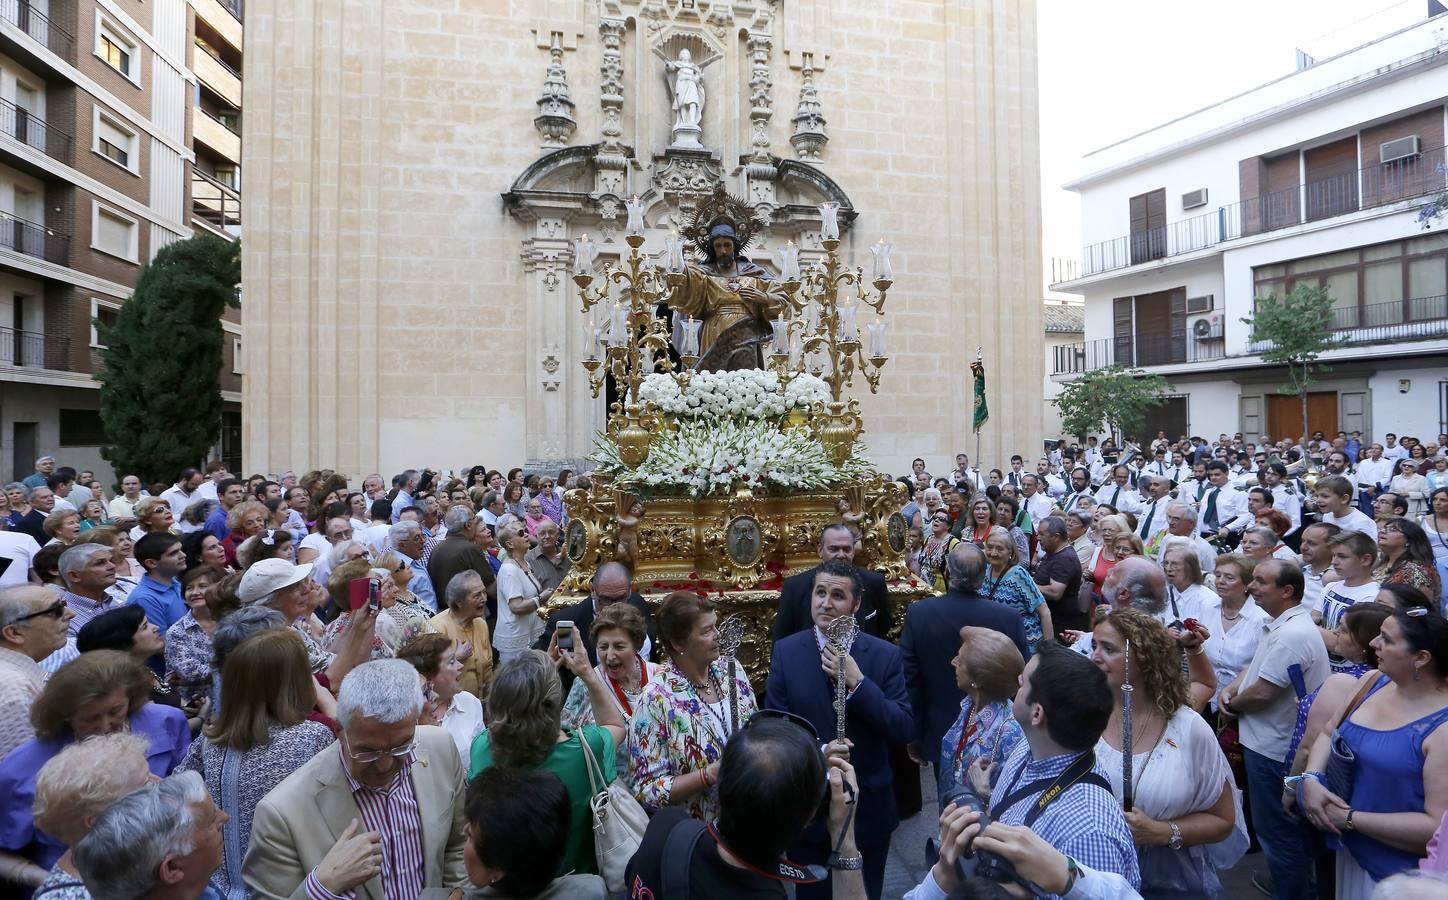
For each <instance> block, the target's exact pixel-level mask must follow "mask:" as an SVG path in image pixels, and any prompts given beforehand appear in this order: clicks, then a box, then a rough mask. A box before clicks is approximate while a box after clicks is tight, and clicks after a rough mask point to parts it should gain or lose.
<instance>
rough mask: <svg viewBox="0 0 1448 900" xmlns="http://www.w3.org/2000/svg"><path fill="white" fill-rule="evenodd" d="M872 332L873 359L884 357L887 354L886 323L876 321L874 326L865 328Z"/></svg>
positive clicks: (871, 351) (871, 348)
mask: <svg viewBox="0 0 1448 900" xmlns="http://www.w3.org/2000/svg"><path fill="white" fill-rule="evenodd" d="M865 327H866V328H868V329H869V332H870V355H871V356H872V357H883V356H885V355H887V354H886V353H885V323H884V322H881V321H880V320H879V319H876V320H875V321H874V322H873V323H872V324H870V325H867V326H865Z"/></svg>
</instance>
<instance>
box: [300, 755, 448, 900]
mask: <svg viewBox="0 0 1448 900" xmlns="http://www.w3.org/2000/svg"><path fill="white" fill-rule="evenodd" d="M337 752H338V753H341V754H342V773H343V774H344V775H346V776H347V786H348V787H349V788H351V790H352V799H354V800H356V801H357V809H358V811H359V812H360V813H361V814H362V827H363V828H365V829H366V830H367V831H377V832H380V833H381V834H382V873H381V875H380V876H379V877H380V878H381V879H382V896H384V897H386V898H387V900H417V897H418V895H419V894H421V893H422V888H423V882H424V877H423V873H424V871H425V863H424V861H423V855H422V813H421V811H420V810H419V809H418V806H417V793H416V792H415V791H414V790H413V787H412V765H413V763H415V762H416V761H417V754H416V753H415V752H414V753H409V754H408V755H407V757H406V758H405V759H403V760H402V763H401V765H400V766H398V769H397V777H395V778H393V779H392V783H391V784H389V785H388V786H387V787H385V788H374V787H368V786H367V785H365V784H362V783H361V782H360V781H357V780H356V779H354V778H353V777H352V773H351V772H350V771H349V770H348V769H347V756H346V751H345V750H343V749H342V742H341V741H338V742H337ZM307 896H308V897H310V898H311V900H351V898H352V897H354V896H356V894H355V892H354V891H348V892H347V893H346V894H334V893H332V892H331V891H329V890H327V889H326V888H325V887H323V886H322V883H321V882H320V881H318V880H317V870H316V869H313V870H312V871H311V873H310V874H309V875H307Z"/></svg>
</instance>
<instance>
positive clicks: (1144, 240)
mask: <svg viewBox="0 0 1448 900" xmlns="http://www.w3.org/2000/svg"><path fill="white" fill-rule="evenodd" d="M1128 203H1129V204H1130V205H1129V213H1130V216H1131V263H1132V265H1136V264H1137V263H1143V262H1149V261H1150V260H1153V259H1162V258H1163V257H1165V256H1166V188H1158V189H1157V190H1154V191H1150V192H1148V193H1145V194H1138V195H1136V196H1135V197H1132V198H1131V199H1130V200H1129V201H1128Z"/></svg>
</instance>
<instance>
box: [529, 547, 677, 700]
mask: <svg viewBox="0 0 1448 900" xmlns="http://www.w3.org/2000/svg"><path fill="white" fill-rule="evenodd" d="M620 602H625V603H628V604H630V605H632V606H633V607H634V608H635V609H637V610H638V611H639V612H640V613H642V614H643V617H644V625H645V626H646V627H647V629H648V631H647V634H646V635H645V637H644V645H643V647H641V648H639V650H640V652H641V653H642V654H643V656H644V659H649V660H652V659H655V658H656V657H655V655H654V653H653V649H654V645H655V644H656V643H657V641H656V640H655V632H654V620H653V617H652V616H650V615H649V608H648V604H646V603H644V598H643V597H641V596H639V595H638V594H637V593H635V592H634V590H633V581H632V579H631V578H630V577H629V573H628V568H627V567H625V566H624V565H623V564H622V563H617V562H607V563H604V564H603V565H601V566H599V567H598V571H597V572H594V573H593V581H592V582H590V584H589V594H588V596H587V597H584V598H583V599H582V600H580V601H578V602H577V603H575V604H573V605H572V606H568V607H565V608H563V609H560V610H558V612H556V613H553V614H552V615H550V616H549V617H548V625H547V626H546V627H545V628H544V629H543V636H542V637H540V638H538V640H537V641H535V642H534V644H533V646H534V647H535V648H537V649H539V650H547V649H548V644H549V642H550V641H552V640H553V632H554V631H555V630H557V628H558V623H559V622H572V623H573V634H574V640H575V641H581V642H582V643H583V649H585V650H587V651H588V661H589V662H591V663H593V664H594V665H595V666H596V665H598V649H597V647H596V646H595V645H594V643H593V640H592V639H591V638H590V637H589V634H588V631H589V629H590V628H592V627H593V617H594V616H595V615H597V614H598V610H599V609H600V608H602V607H604V606H607V605H608V604H610V603H620ZM558 675H559V677H560V678H562V679H563V692H564V694H565V695H567V693H568V689H569V688H571V687H572V686H573V673H572V672H569V671H567V670H566V669H560V670H559V672H558Z"/></svg>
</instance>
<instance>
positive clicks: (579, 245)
mask: <svg viewBox="0 0 1448 900" xmlns="http://www.w3.org/2000/svg"><path fill="white" fill-rule="evenodd" d="M593 253H594V249H593V241H590V240H589V239H588V235H587V234H585V235H584V236H583V237H580V238H574V239H573V274H574V275H591V274H592V273H593Z"/></svg>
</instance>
